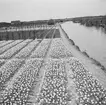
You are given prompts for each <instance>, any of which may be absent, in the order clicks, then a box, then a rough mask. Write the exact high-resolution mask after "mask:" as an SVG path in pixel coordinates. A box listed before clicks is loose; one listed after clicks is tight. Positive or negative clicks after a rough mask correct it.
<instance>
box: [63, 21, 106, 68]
mask: <svg viewBox="0 0 106 105" xmlns="http://www.w3.org/2000/svg"><path fill="white" fill-rule="evenodd" d="M62 27H63V29H64V30H65V31H66V33H67V34H68V36H69V38H70V39H72V40H73V41H74V42H75V44H76V45H78V46H79V48H80V49H81V51H86V52H87V53H88V55H89V56H90V57H92V58H94V59H96V60H97V61H99V62H101V64H102V65H104V66H105V67H106V33H105V31H103V29H100V28H98V29H97V28H95V27H86V26H83V25H80V24H78V23H72V22H66V23H64V24H62Z"/></svg>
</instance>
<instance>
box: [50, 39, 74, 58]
mask: <svg viewBox="0 0 106 105" xmlns="http://www.w3.org/2000/svg"><path fill="white" fill-rule="evenodd" d="M50 57H51V58H64V57H72V54H71V52H70V51H68V49H66V47H65V46H64V43H63V41H62V39H61V38H55V39H53V41H52V45H51V48H50Z"/></svg>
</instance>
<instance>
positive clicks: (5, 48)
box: [0, 40, 22, 54]
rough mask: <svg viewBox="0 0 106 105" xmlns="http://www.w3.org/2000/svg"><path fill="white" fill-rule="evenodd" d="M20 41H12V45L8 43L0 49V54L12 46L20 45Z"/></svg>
mask: <svg viewBox="0 0 106 105" xmlns="http://www.w3.org/2000/svg"><path fill="white" fill-rule="evenodd" d="M21 41H22V40H16V41H14V42H12V43H10V44H8V45H6V46H4V47H2V48H0V54H2V53H3V52H4V51H6V50H8V49H9V48H11V47H12V46H14V45H16V44H18V43H20V42H21Z"/></svg>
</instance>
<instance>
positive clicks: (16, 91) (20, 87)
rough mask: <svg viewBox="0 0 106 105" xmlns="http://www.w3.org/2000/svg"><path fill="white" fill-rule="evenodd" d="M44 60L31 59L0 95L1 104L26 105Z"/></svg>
mask: <svg viewBox="0 0 106 105" xmlns="http://www.w3.org/2000/svg"><path fill="white" fill-rule="evenodd" d="M41 64H42V59H29V60H27V61H26V63H25V64H24V66H23V67H22V68H21V69H20V70H19V71H18V72H17V74H15V75H14V77H13V78H12V80H11V81H9V82H8V84H7V87H6V88H5V89H4V90H3V91H2V92H1V93H0V104H16V105H26V103H27V99H28V96H29V92H30V89H31V87H32V85H33V84H34V83H35V82H36V79H37V74H38V72H39V69H40V67H41Z"/></svg>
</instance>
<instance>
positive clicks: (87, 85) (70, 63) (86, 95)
mask: <svg viewBox="0 0 106 105" xmlns="http://www.w3.org/2000/svg"><path fill="white" fill-rule="evenodd" d="M66 63H67V66H66V67H68V69H70V70H71V71H72V72H73V74H70V73H69V72H68V74H70V75H71V76H70V77H72V78H73V80H74V83H75V85H76V92H77V94H78V98H77V99H76V102H77V103H76V104H77V105H106V90H105V89H104V88H103V86H102V85H101V84H100V83H99V81H98V80H97V79H96V78H94V77H93V75H92V74H91V73H90V72H89V71H88V70H87V69H86V68H85V67H84V66H83V65H82V63H80V61H79V60H77V59H76V58H70V59H68V60H67V61H66Z"/></svg>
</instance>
